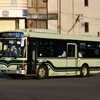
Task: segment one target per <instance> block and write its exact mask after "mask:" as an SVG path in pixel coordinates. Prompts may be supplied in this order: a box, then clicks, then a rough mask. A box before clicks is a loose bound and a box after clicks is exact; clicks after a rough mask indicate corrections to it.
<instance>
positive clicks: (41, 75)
mask: <svg viewBox="0 0 100 100" xmlns="http://www.w3.org/2000/svg"><path fill="white" fill-rule="evenodd" d="M47 76H48V69H47V67H46V66H44V65H41V66H40V67H39V68H38V71H37V78H38V79H45V78H47Z"/></svg>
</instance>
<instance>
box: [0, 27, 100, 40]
mask: <svg viewBox="0 0 100 100" xmlns="http://www.w3.org/2000/svg"><path fill="white" fill-rule="evenodd" d="M2 32H23V33H24V36H27V37H33V38H45V39H46V38H47V39H63V40H77V41H78V40H81V41H95V42H96V41H97V42H100V37H97V36H88V35H86V36H82V35H69V34H57V31H55V30H50V29H37V28H36V29H35V28H26V29H17V30H13V31H11V30H9V31H2ZM2 32H0V33H2Z"/></svg>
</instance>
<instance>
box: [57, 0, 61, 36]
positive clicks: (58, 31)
mask: <svg viewBox="0 0 100 100" xmlns="http://www.w3.org/2000/svg"><path fill="white" fill-rule="evenodd" d="M57 10H58V22H57V23H58V25H57V33H58V34H61V0H57Z"/></svg>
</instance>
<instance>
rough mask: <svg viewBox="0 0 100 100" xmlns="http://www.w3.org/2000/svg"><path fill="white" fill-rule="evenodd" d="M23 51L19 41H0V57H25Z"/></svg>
mask: <svg viewBox="0 0 100 100" xmlns="http://www.w3.org/2000/svg"><path fill="white" fill-rule="evenodd" d="M23 49H25V48H24V47H22V46H21V39H16V40H15V39H9V40H8V39H3V40H0V57H14V58H18V57H26V54H25V52H24V53H23V51H24V50H23Z"/></svg>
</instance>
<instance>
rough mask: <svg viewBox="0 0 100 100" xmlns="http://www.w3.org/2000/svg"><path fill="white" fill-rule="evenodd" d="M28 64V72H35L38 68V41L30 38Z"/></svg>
mask: <svg viewBox="0 0 100 100" xmlns="http://www.w3.org/2000/svg"><path fill="white" fill-rule="evenodd" d="M27 55H28V66H27V74H35V70H36V66H35V65H36V41H34V40H32V39H28V54H27Z"/></svg>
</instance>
